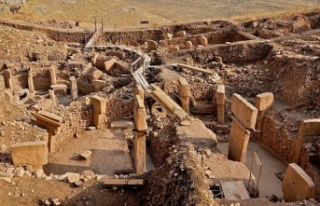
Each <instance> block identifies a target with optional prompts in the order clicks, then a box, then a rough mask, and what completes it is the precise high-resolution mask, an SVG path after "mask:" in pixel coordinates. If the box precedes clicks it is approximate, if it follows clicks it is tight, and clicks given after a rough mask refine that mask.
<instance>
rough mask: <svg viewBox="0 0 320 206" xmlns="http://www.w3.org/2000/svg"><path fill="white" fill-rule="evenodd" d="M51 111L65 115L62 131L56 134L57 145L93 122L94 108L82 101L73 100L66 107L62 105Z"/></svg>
mask: <svg viewBox="0 0 320 206" xmlns="http://www.w3.org/2000/svg"><path fill="white" fill-rule="evenodd" d="M51 112H53V113H55V114H57V115H59V116H62V117H63V123H62V124H61V126H60V132H59V133H58V134H57V135H56V142H55V143H56V146H57V145H58V144H59V143H61V142H62V141H63V140H65V139H67V138H71V137H74V135H75V134H76V132H77V131H81V130H84V129H86V128H87V127H89V126H91V125H92V124H93V108H92V106H91V105H86V104H84V102H82V101H77V102H73V103H71V104H70V106H68V107H66V108H64V107H63V106H61V107H59V108H58V110H56V111H54V110H53V111H51Z"/></svg>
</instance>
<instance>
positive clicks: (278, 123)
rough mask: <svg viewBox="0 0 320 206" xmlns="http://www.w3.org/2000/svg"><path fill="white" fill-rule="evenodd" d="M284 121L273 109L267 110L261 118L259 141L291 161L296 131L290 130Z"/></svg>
mask: <svg viewBox="0 0 320 206" xmlns="http://www.w3.org/2000/svg"><path fill="white" fill-rule="evenodd" d="M286 123H287V121H285V120H284V119H281V118H279V117H277V114H275V113H274V112H273V111H269V112H267V114H266V115H265V117H264V119H263V125H262V132H261V137H260V142H262V143H263V144H264V145H266V146H268V147H269V148H270V149H271V150H272V151H274V152H275V153H276V154H277V155H278V156H279V157H282V158H283V159H284V160H286V161H287V162H293V160H294V151H295V145H296V143H295V142H296V135H297V131H296V134H295V133H293V132H291V131H290V129H289V128H290V127H288V125H286ZM291 128H292V126H291Z"/></svg>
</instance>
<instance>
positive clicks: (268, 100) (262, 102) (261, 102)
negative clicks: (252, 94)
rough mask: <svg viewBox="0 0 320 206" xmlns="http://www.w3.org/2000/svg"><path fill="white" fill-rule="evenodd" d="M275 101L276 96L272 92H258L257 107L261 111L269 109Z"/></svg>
mask: <svg viewBox="0 0 320 206" xmlns="http://www.w3.org/2000/svg"><path fill="white" fill-rule="evenodd" d="M273 101H274V97H273V93H271V92H265V93H262V94H258V95H257V96H256V100H255V107H256V108H257V109H258V110H259V111H263V110H266V109H269V108H270V107H271V106H272V104H273Z"/></svg>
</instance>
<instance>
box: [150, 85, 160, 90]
mask: <svg viewBox="0 0 320 206" xmlns="http://www.w3.org/2000/svg"><path fill="white" fill-rule="evenodd" d="M150 86H151V87H152V89H154V90H161V89H160V87H158V86H157V85H156V84H151V85H150Z"/></svg>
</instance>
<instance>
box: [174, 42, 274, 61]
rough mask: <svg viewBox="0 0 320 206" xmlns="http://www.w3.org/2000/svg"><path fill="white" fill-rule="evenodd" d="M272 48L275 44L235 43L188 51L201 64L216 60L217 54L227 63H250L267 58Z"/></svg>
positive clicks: (182, 53) (178, 53) (177, 53)
mask: <svg viewBox="0 0 320 206" xmlns="http://www.w3.org/2000/svg"><path fill="white" fill-rule="evenodd" d="M272 49H273V46H271V45H269V44H266V43H252V44H250V43H246V44H240V43H235V44H230V45H228V44H226V45H217V46H210V47H206V48H202V49H195V50H189V51H188V53H189V54H191V55H192V56H193V58H194V59H195V60H196V61H197V62H199V63H201V64H207V63H210V62H212V61H215V57H216V56H220V57H221V58H222V59H223V62H225V63H234V64H241V63H246V64H248V63H250V62H256V61H259V60H262V59H264V58H266V57H267V55H268V54H269V53H270V51H271V50H272ZM175 55H176V56H180V55H185V53H184V52H181V53H180V52H176V53H175Z"/></svg>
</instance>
